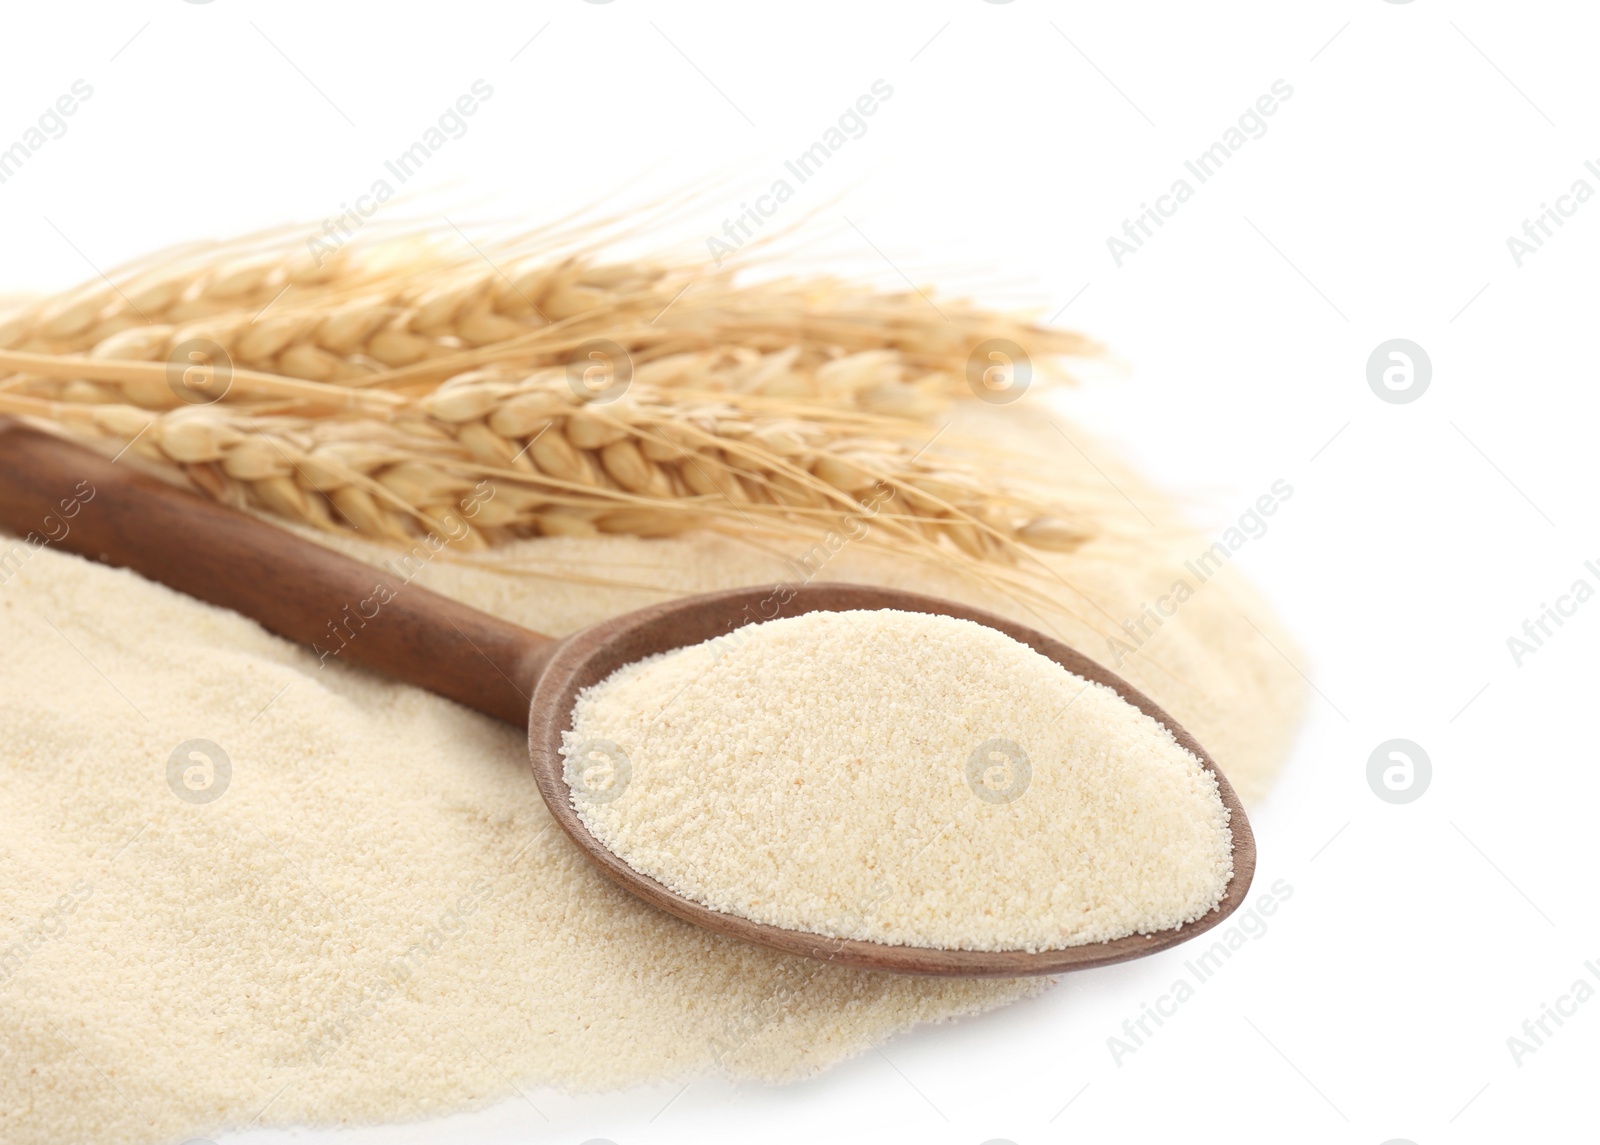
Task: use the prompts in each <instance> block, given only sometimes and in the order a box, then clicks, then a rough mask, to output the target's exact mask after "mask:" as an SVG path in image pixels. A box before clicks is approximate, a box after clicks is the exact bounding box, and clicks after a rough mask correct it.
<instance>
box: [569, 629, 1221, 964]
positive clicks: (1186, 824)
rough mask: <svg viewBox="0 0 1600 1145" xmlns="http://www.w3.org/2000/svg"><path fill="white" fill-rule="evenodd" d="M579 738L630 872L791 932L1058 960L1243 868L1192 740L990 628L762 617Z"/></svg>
mask: <svg viewBox="0 0 1600 1145" xmlns="http://www.w3.org/2000/svg"><path fill="white" fill-rule="evenodd" d="M564 740H565V742H564V747H563V753H564V754H565V755H566V757H567V762H566V777H567V781H568V784H569V785H570V786H571V788H572V792H573V796H572V801H573V805H574V806H575V807H576V808H577V810H578V813H579V816H580V817H581V818H582V819H583V821H584V822H585V823H586V824H587V825H588V826H589V828H590V830H591V831H593V832H594V834H595V835H596V837H597V838H599V840H600V841H601V842H602V843H604V844H605V845H606V846H607V847H609V848H610V849H611V850H612V851H613V852H614V853H616V854H617V855H618V856H620V857H621V858H622V859H623V861H624V862H626V863H628V864H629V865H630V866H631V867H633V868H634V869H635V870H638V871H641V872H643V873H645V874H647V875H650V876H651V877H653V878H655V879H657V880H659V881H660V882H662V883H664V884H666V885H667V886H668V887H670V888H672V889H673V890H675V891H677V892H679V893H680V894H683V895H685V896H687V897H688V898H691V899H694V900H695V901H697V902H701V903H704V904H705V905H707V906H709V907H711V908H712V909H714V910H718V911H723V912H725V913H731V914H736V915H740V916H742V917H745V918H749V919H753V920H755V921H757V922H763V923H769V924H771V925H774V926H781V927H784V928H786V929H789V930H805V931H810V932H813V933H817V934H825V935H829V936H831V937H835V938H856V939H863V940H866V941H870V942H885V943H893V944H898V945H909V946H922V947H941V948H945V949H963V950H1019V949H1020V950H1029V951H1037V950H1045V949H1057V948H1061V947H1066V946H1076V945H1080V944H1083V943H1088V942H1103V941H1108V940H1110V939H1113V938H1121V937H1123V936H1124V935H1128V934H1133V933H1140V934H1148V933H1151V932H1154V931H1159V930H1169V929H1172V928H1174V927H1179V926H1182V925H1183V924H1184V923H1188V922H1193V921H1195V920H1196V919H1198V918H1200V917H1201V916H1203V915H1204V914H1206V913H1207V912H1208V911H1210V910H1211V909H1212V908H1213V907H1215V906H1216V905H1217V903H1218V901H1220V899H1221V898H1222V895H1223V893H1224V892H1225V891H1226V889H1227V883H1228V879H1229V878H1230V877H1231V876H1232V874H1233V837H1232V834H1231V833H1230V831H1229V829H1228V811H1227V808H1226V807H1224V806H1223V803H1222V799H1221V796H1220V794H1219V793H1218V789H1217V782H1216V779H1215V777H1214V776H1212V774H1211V773H1210V772H1209V771H1207V770H1206V769H1205V767H1204V766H1202V765H1201V763H1200V761H1199V760H1198V759H1196V758H1195V757H1194V756H1193V755H1191V754H1190V753H1189V752H1187V751H1185V750H1184V749H1183V748H1181V747H1180V746H1178V744H1177V742H1176V741H1175V740H1174V739H1173V737H1172V733H1171V732H1169V731H1168V730H1167V729H1166V728H1164V727H1162V726H1161V725H1160V724H1158V723H1156V721H1154V720H1152V719H1151V718H1150V717H1149V716H1146V715H1145V714H1144V713H1142V712H1140V711H1139V710H1138V709H1137V708H1135V707H1133V706H1132V705H1130V704H1129V703H1127V702H1126V701H1125V700H1123V699H1122V697H1120V696H1119V695H1117V693H1116V692H1114V691H1113V690H1112V689H1110V688H1107V687H1105V686H1104V685H1101V684H1093V683H1090V682H1089V681H1087V680H1084V679H1082V678H1081V677H1078V676H1075V675H1073V674H1071V673H1069V672H1067V671H1066V670H1065V669H1064V668H1062V667H1061V666H1060V665H1058V664H1056V663H1055V662H1054V661H1051V660H1049V659H1047V658H1046V657H1044V656H1042V655H1040V654H1039V653H1037V652H1035V651H1034V650H1033V649H1031V648H1029V647H1028V646H1027V645H1025V644H1020V643H1018V642H1017V641H1015V640H1013V639H1012V638H1011V637H1009V636H1006V635H1005V634H1003V633H1000V632H996V631H995V630H994V629H992V628H986V627H984V626H982V625H979V624H975V623H973V622H972V621H970V620H958V619H956V618H954V617H948V616H930V615H925V614H922V613H912V612H897V611H893V610H887V609H885V610H876V611H845V612H813V613H807V614H805V615H802V616H796V617H790V618H786V619H782V620H772V621H767V622H765V623H759V624H751V625H748V626H746V627H744V628H741V629H739V630H737V631H735V632H733V633H732V634H730V635H728V636H724V637H719V638H718V639H716V640H713V641H709V642H707V643H704V644H698V645H694V646H692V647H688V648H680V649H676V650H673V651H671V652H666V653H663V654H661V655H658V656H653V657H651V658H650V659H648V660H644V661H641V662H639V663H636V664H630V665H628V666H627V667H624V668H622V669H620V670H618V671H617V672H615V673H614V674H612V676H610V677H609V678H608V679H606V680H604V681H602V682H601V683H600V684H598V685H596V686H594V687H592V688H588V689H585V690H584V692H583V693H582V694H580V696H579V698H578V703H577V706H576V708H575V710H574V728H573V730H572V731H569V732H567V733H565V737H564ZM1002 875H1003V877H1001V876H1002Z"/></svg>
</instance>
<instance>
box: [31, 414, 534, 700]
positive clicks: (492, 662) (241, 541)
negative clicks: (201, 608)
mask: <svg viewBox="0 0 1600 1145" xmlns="http://www.w3.org/2000/svg"><path fill="white" fill-rule="evenodd" d="M0 526H3V527H5V528H6V529H9V530H10V531H11V532H13V533H15V534H16V535H17V536H18V537H19V538H21V539H22V540H21V541H20V542H16V541H9V540H7V539H6V538H4V537H0V585H3V583H4V582H5V581H7V580H9V579H11V577H12V576H14V575H16V573H17V571H18V570H19V569H20V568H21V566H22V565H23V564H25V563H26V561H27V560H28V558H29V557H30V556H31V549H32V548H37V547H39V546H40V545H50V546H53V547H57V548H62V549H66V550H67V551H69V552H74V553H78V554H80V555H82V556H86V557H89V558H91V559H94V560H97V561H102V562H104V563H106V564H109V565H117V566H120V567H123V568H129V569H132V570H133V571H134V572H137V573H139V574H140V575H141V576H145V577H148V578H149V579H151V580H155V581H160V582H161V583H162V584H164V585H167V586H168V587H169V588H174V589H177V590H178V591H179V592H182V593H187V594H188V595H189V596H193V597H197V598H198V599H200V600H204V601H209V602H210V603H212V604H216V605H221V606H222V607H223V608H231V609H233V610H234V611H235V612H239V613H242V614H244V615H245V616H248V617H250V618H251V619H252V620H255V621H257V622H259V623H260V624H261V625H262V626H263V627H265V628H267V629H269V630H270V631H272V632H276V633H277V634H278V635H280V636H284V637H287V638H288V639H290V640H293V641H295V642H296V643H298V644H304V645H306V646H307V647H309V648H310V649H311V650H312V651H313V652H315V653H317V655H318V657H319V659H320V660H321V662H322V663H323V664H328V663H332V662H335V661H340V660H343V661H347V662H354V663H357V664H363V665H365V666H367V667H368V668H372V669H374V670H375V671H378V672H382V673H383V674H384V675H387V676H392V677H394V678H395V679H397V680H404V681H405V682H406V683H408V684H415V685H417V686H418V687H421V688H426V689H428V690H429V691H430V692H437V693H438V694H439V695H441V696H447V697H449V698H450V699H452V700H455V701H457V702H458V703H462V704H465V705H467V706H468V707H470V708H476V709H477V710H478V711H480V712H483V713H485V714H486V715H491V716H495V717H497V718H499V719H502V720H505V721H506V722H507V723H513V724H517V725H519V726H520V725H526V723H527V720H528V703H529V698H530V697H531V696H532V695H533V687H534V684H535V683H536V682H537V681H538V678H539V673H540V672H541V671H543V669H544V665H545V662H546V661H547V660H548V659H549V657H550V655H551V653H552V652H553V651H554V648H555V645H556V643H557V642H556V641H554V640H552V639H551V638H550V637H548V636H541V635H539V634H538V633H536V632H530V631H528V630H527V629H525V628H519V627H517V626H516V625H514V624H508V623H506V622H505V621H503V620H499V619H497V618H495V617H493V616H489V615H486V614H485V613H482V612H479V611H478V610H477V609H474V608H468V607H467V606H466V605H464V604H459V603H457V602H456V601H453V600H450V599H449V598H447V597H443V596H440V595H438V594H437V593H433V592H429V591H428V590H426V589H424V588H422V587H420V586H418V585H414V584H411V583H409V577H408V574H407V573H406V572H405V571H401V572H396V571H393V570H394V569H396V568H399V569H401V570H405V569H407V568H411V569H415V568H416V567H417V566H418V565H419V564H426V563H427V562H428V561H429V560H437V559H441V558H440V557H439V556H437V555H436V554H435V551H434V549H433V548H431V547H430V545H429V543H428V542H425V541H422V540H418V541H417V542H416V544H415V546H414V551H413V553H412V555H411V557H410V559H409V561H408V559H407V556H406V554H403V553H401V554H397V559H396V560H395V561H393V562H391V564H390V567H389V568H375V567H373V566H371V565H366V564H362V563H361V562H359V561H355V560H351V559H350V558H348V557H344V556H341V555H339V554H338V553H336V552H333V551H332V550H330V549H326V548H324V547H322V546H321V545H317V544H313V543H311V542H309V541H305V540H302V539H301V538H299V537H297V536H295V535H294V534H293V533H290V532H287V531H285V530H283V529H279V528H276V527H274V526H272V525H269V524H267V523H265V522H264V521H260V520H257V519H256V518H254V517H251V516H248V515H246V514H244V513H241V512H239V511H237V510H235V509H230V508H228V507H226V506H224V505H219V504H217V503H216V502H214V501H208V500H206V499H205V498H203V497H198V496H195V495H194V494H192V493H188V492H185V491H184V490H182V489H178V488H175V487H174V486H172V485H169V484H167V483H166V482H165V481H162V480H160V479H159V478H156V477H152V476H149V475H148V474H145V473H141V472H139V471H138V470H136V469H134V468H133V467H132V466H130V465H128V464H125V463H122V464H119V463H116V462H112V461H108V460H107V459H106V458H104V457H102V456H100V455H99V454H97V453H94V452H92V451H90V450H87V449H84V448H82V447H81V446H78V445H74V444H72V443H70V442H67V441H63V440H61V439H60V438H56V437H52V436H50V435H48V434H44V433H40V432H38V431H36V430H32V429H27V428H23V427H21V426H17V425H7V424H5V423H4V422H0ZM437 543H438V538H434V539H433V544H434V545H437ZM412 575H414V574H412Z"/></svg>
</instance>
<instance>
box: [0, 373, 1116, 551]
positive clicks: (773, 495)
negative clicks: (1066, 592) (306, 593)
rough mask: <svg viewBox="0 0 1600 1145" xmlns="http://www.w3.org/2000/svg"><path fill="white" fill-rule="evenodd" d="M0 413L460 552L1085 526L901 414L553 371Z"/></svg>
mask: <svg viewBox="0 0 1600 1145" xmlns="http://www.w3.org/2000/svg"><path fill="white" fill-rule="evenodd" d="M0 411H8V412H12V413H19V414H27V415H32V416H35V417H39V418H44V419H47V420H49V421H51V422H53V423H56V424H58V425H60V426H62V427H63V428H65V429H67V430H69V431H71V432H74V433H76V434H78V435H80V436H85V435H86V436H100V437H104V438H107V439H109V440H111V441H112V442H114V443H115V444H117V445H118V446H119V447H120V446H123V445H128V444H129V443H131V444H132V447H133V448H134V449H135V451H136V452H138V453H140V454H141V456H143V457H145V458H146V459H147V460H150V461H153V462H156V463H158V464H161V465H165V466H168V467H171V468H174V469H176V470H178V471H180V472H181V473H182V474H183V475H184V476H186V477H187V478H188V480H189V481H190V482H192V483H193V484H194V485H195V486H197V487H198V488H200V489H202V490H203V491H205V492H206V493H207V494H208V495H210V496H212V497H215V498H217V499H218V500H221V501H224V502H228V503H232V504H235V505H238V506H240V507H255V508H262V509H266V510H268V511H270V512H274V513H277V514H280V515H282V516H286V517H290V518H292V519H295V520H298V521H301V522H304V523H307V524H310V525H314V526H316V527H318V528H322V529H326V530H330V531H335V532H349V533H356V534H360V535H363V536H367V537H369V538H378V539H383V540H388V541H405V540H408V539H411V538H415V537H418V536H422V535H426V534H428V533H431V532H437V531H439V530H440V529H441V528H442V527H443V526H444V525H446V524H449V525H450V527H451V529H452V531H454V532H459V533H460V534H461V537H462V544H463V547H465V548H467V549H471V548H481V547H484V546H486V545H489V544H496V543H501V542H503V541H505V540H509V539H511V538H515V537H526V536H538V535H542V536H550V535H569V536H570V535H580V536H593V535H597V534H600V533H632V534H636V535H641V536H659V535H669V534H675V533H679V532H683V531H685V530H687V529H692V528H697V527H709V528H718V529H722V530H724V531H729V532H734V533H739V532H747V531H750V530H752V529H754V530H765V531H772V532H785V533H789V534H798V535H803V536H810V537H814V536H817V535H820V534H822V533H824V532H826V531H827V530H829V529H834V528H838V527H841V522H842V521H843V522H846V523H848V519H849V518H850V517H852V516H854V517H855V518H857V519H863V516H864V508H863V507H864V505H865V506H870V507H871V512H870V514H869V515H870V519H871V523H872V525H873V528H874V531H875V532H877V533H879V534H880V536H881V543H885V544H888V545H890V546H898V547H900V548H914V549H919V550H923V551H926V552H928V553H945V554H948V555H950V556H955V557H961V556H964V557H966V558H969V559H971V560H974V561H989V562H995V563H1002V564H1012V563H1016V562H1017V561H1019V560H1022V559H1025V558H1026V550H1027V549H1029V548H1033V549H1050V550H1066V549H1071V548H1075V547H1076V546H1078V545H1079V544H1081V543H1083V542H1084V541H1085V540H1086V539H1088V537H1089V536H1090V535H1092V529H1091V527H1090V526H1089V524H1088V523H1087V522H1081V523H1077V524H1073V523H1069V522H1067V521H1065V520H1063V519H1062V518H1061V517H1059V516H1057V515H1056V514H1055V513H1053V512H1052V511H1051V510H1050V509H1048V508H1047V507H1046V506H1044V505H1042V504H1039V503H1036V502H1035V501H1034V500H1032V499H1031V498H1029V497H1027V496H1025V495H1023V494H1021V493H1019V492H1016V491H1013V490H1009V489H1005V488H1002V487H1000V486H998V485H997V483H996V482H995V480H994V478H993V477H992V476H991V475H986V474H985V473H984V472H983V471H981V470H980V469H978V468H976V467H974V466H973V465H972V464H970V463H968V462H965V461H963V460H960V459H957V458H953V457H950V456H947V455H944V454H940V455H937V456H934V457H926V456H919V454H920V452H921V451H920V446H919V444H918V443H917V442H916V441H915V440H913V439H911V438H910V437H909V436H908V435H907V434H906V432H905V428H906V427H905V426H904V425H901V424H899V423H896V422H895V421H893V420H892V419H885V418H873V417H868V416H863V415H855V414H849V413H847V412H843V411H838V410H832V411H827V410H814V409H811V408H809V407H807V406H806V405H804V404H801V403H796V402H792V401H786V400H779V399H764V400H763V399H742V398H738V397H734V396H730V395H727V394H716V393H706V392H695V391H683V390H676V391H669V390H664V389H657V388H654V387H651V386H649V385H648V384H645V383H637V382H636V383H635V384H634V386H633V388H632V389H631V390H630V391H629V392H628V393H627V395H626V396H625V397H624V399H623V400H620V401H616V402H611V403H608V404H599V403H595V402H589V401H584V400H582V399H581V398H580V397H578V396H577V395H576V394H574V392H573V390H572V388H571V387H569V385H568V384H567V378H566V374H565V372H564V371H560V370H545V371H539V372H536V373H534V374H531V375H528V376H525V377H522V378H509V377H506V376H502V375H494V374H490V373H486V372H483V371H479V372H473V373H469V374H465V375H462V376H460V377H457V378H455V379H452V380H451V381H450V382H448V383H446V384H445V385H443V386H440V387H438V388H437V389H436V390H434V391H433V392H431V393H429V394H427V395H426V396H424V397H422V398H419V399H416V400H412V401H408V402H406V403H405V404H404V405H403V406H402V407H400V408H397V409H396V410H394V411H393V412H392V413H390V414H388V415H387V416H386V417H385V418H384V419H383V420H381V421H379V420H373V419H371V418H369V417H367V416H365V415H362V414H359V413H352V414H348V415H344V416H340V417H332V416H324V417H303V416H283V415H276V416H265V417H256V416H253V415H251V414H249V413H247V412H244V411H240V410H236V409H234V408H232V407H229V406H227V405H225V404H220V403H219V404H214V405H206V406H196V407H186V408H183V409H179V410H171V411H160V412H158V411H150V410H144V409H140V408H138V407H134V406H129V405H124V404H104V405H74V404H69V403H57V402H50V401H45V400H41V399H38V398H29V397H21V396H16V395H5V394H0ZM808 415H814V416H808Z"/></svg>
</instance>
